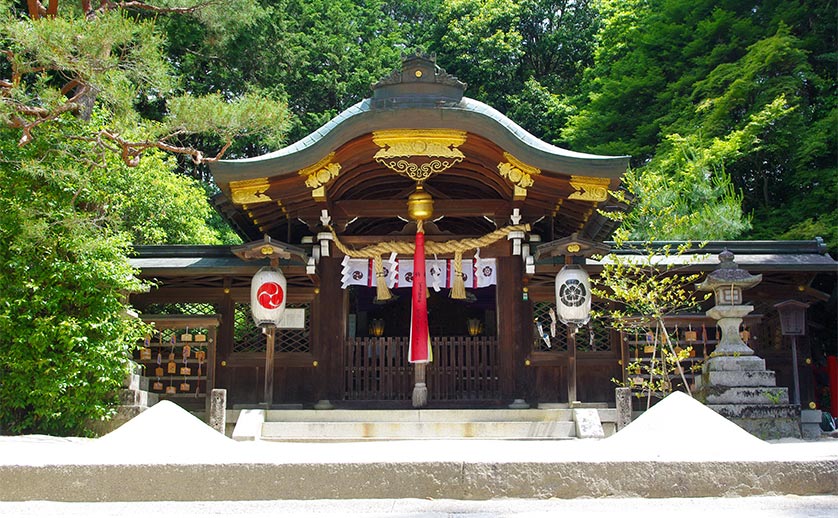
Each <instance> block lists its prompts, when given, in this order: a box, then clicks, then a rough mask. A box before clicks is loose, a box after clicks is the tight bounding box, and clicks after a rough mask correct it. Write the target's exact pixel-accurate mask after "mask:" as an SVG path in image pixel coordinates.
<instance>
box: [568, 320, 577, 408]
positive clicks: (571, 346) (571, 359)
mask: <svg viewBox="0 0 838 518" xmlns="http://www.w3.org/2000/svg"><path fill="white" fill-rule="evenodd" d="M567 352H568V356H567V402H568V403H573V402H574V401H576V329H571V332H570V334H569V336H568V340H567Z"/></svg>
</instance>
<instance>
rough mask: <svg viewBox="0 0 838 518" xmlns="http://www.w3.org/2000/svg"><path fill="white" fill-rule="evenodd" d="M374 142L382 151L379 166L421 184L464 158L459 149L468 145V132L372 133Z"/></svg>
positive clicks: (387, 131) (375, 157)
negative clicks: (466, 143)
mask: <svg viewBox="0 0 838 518" xmlns="http://www.w3.org/2000/svg"><path fill="white" fill-rule="evenodd" d="M372 141H373V142H374V143H375V144H376V145H377V146H378V147H380V148H381V149H379V150H378V152H377V153H376V154H375V155H374V156H373V158H374V159H375V161H376V162H378V163H379V164H381V165H383V166H385V167H387V168H388V169H390V170H392V171H394V172H396V173H398V174H401V175H404V176H407V177H408V178H410V179H411V180H413V181H415V182H419V183H421V182H423V181H425V180H427V179H428V178H430V177H431V176H433V175H435V174H437V173H441V172H443V171H445V170H446V169H449V168H451V167H453V166H455V165H457V164H458V163H460V162H462V161H463V159H464V158H465V155H463V153H462V151H460V150H459V149H457V147H458V146H461V145H463V144H464V143H465V141H466V132H465V131H457V130H441V129H440V130H416V129H412V130H404V129H399V130H382V131H374V132H373V134H372ZM417 158H418V159H417Z"/></svg>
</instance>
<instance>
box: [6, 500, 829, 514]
mask: <svg viewBox="0 0 838 518" xmlns="http://www.w3.org/2000/svg"><path fill="white" fill-rule="evenodd" d="M313 514H317V515H323V516H347V517H353V516H357V517H365V518H370V517H376V516H388V517H392V516H399V517H411V518H414V517H415V518H443V517H444V518H449V517H461V516H462V517H503V516H516V517H548V516H549V517H556V516H565V517H575V516H584V517H586V518H598V517H603V518H605V517H608V518H613V517H614V516H620V517H621V518H648V517H649V516H664V515H665V516H678V517H679V518H693V517H695V518H706V517H707V516H708V515H709V514H712V516H713V518H743V517H750V516H758V517H759V518H834V517H835V516H836V515H838V496H808V497H799V496H764V497H744V498H661V499H639V498H625V499H618V498H605V499H574V500H557V499H551V500H531V499H497V500H486V501H464V500H418V499H403V500H394V499H381V500H272V501H255V502H254V501H248V502H104V503H89V502H83V503H63V502H0V516H4V517H10V518H11V517H16V518H35V517H38V518H40V517H45V516H60V517H62V518H74V517H84V518H98V517H112V516H119V517H142V518H148V517H150V516H159V517H170V516H171V517H175V516H176V517H183V518H190V517H196V518H197V517H201V518H214V517H221V516H229V517H236V518H238V517H241V516H246V517H247V518H268V517H271V518H273V517H277V516H282V517H293V516H310V515H313Z"/></svg>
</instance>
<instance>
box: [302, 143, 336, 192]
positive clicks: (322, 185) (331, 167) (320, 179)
mask: <svg viewBox="0 0 838 518" xmlns="http://www.w3.org/2000/svg"><path fill="white" fill-rule="evenodd" d="M334 158H335V153H334V151H332V152H331V153H329V154H328V155H327V156H325V157H324V158H322V159H321V160H320V161H318V162H317V163H316V164H314V165H312V166H309V167H306V168H304V169H300V171H299V175H300V176H305V177H306V187H309V188H310V189H311V197H312V198H314V200H315V201H326V184H328V183H329V182H331V181H332V180H334V179H335V178H337V177H338V175H339V174H340V164H339V163H337V162H332V160H333V159H334Z"/></svg>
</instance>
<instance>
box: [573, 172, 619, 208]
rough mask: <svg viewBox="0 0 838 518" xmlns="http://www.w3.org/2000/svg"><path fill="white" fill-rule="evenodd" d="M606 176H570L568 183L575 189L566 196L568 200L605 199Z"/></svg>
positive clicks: (594, 200)
mask: <svg viewBox="0 0 838 518" xmlns="http://www.w3.org/2000/svg"><path fill="white" fill-rule="evenodd" d="M610 184H611V180H609V179H608V178H593V177H590V176H571V177H570V185H571V186H573V188H574V189H576V192H574V193H571V194H570V196H568V197H567V198H568V199H569V200H583V201H593V202H598V201H605V200H607V199H608V186H609V185H610Z"/></svg>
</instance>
